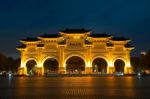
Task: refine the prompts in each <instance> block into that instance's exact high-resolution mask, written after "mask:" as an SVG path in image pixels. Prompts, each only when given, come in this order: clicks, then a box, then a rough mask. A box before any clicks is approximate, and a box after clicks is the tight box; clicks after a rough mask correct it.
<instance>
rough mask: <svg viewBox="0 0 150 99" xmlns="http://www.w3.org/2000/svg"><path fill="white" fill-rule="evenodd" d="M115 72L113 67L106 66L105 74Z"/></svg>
mask: <svg viewBox="0 0 150 99" xmlns="http://www.w3.org/2000/svg"><path fill="white" fill-rule="evenodd" d="M114 72H115V67H114V66H113V67H110V66H107V74H113V73H114Z"/></svg>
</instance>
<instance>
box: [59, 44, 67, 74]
mask: <svg viewBox="0 0 150 99" xmlns="http://www.w3.org/2000/svg"><path fill="white" fill-rule="evenodd" d="M58 72H59V73H60V74H65V73H66V68H65V66H64V47H63V46H61V47H60V54H59V71H58Z"/></svg>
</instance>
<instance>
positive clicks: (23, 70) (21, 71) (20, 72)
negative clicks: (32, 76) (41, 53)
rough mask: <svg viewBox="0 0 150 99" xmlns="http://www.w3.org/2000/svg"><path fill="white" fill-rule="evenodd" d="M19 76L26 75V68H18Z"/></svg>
mask: <svg viewBox="0 0 150 99" xmlns="http://www.w3.org/2000/svg"><path fill="white" fill-rule="evenodd" d="M18 73H19V75H26V74H27V68H26V67H20V68H19V70H18Z"/></svg>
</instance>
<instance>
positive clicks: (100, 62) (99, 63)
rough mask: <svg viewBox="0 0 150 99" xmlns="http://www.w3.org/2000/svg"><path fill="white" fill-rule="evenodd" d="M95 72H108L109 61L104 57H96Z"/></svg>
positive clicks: (93, 65)
mask: <svg viewBox="0 0 150 99" xmlns="http://www.w3.org/2000/svg"><path fill="white" fill-rule="evenodd" d="M92 67H93V72H95V73H100V74H106V73H107V62H106V60H105V59H103V58H96V59H94V60H93V63H92Z"/></svg>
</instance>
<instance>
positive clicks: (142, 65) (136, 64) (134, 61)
mask: <svg viewBox="0 0 150 99" xmlns="http://www.w3.org/2000/svg"><path fill="white" fill-rule="evenodd" d="M131 65H132V66H133V69H134V71H135V72H138V71H144V70H150V50H149V51H147V52H143V53H141V55H140V57H131Z"/></svg>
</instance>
